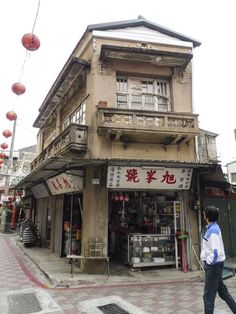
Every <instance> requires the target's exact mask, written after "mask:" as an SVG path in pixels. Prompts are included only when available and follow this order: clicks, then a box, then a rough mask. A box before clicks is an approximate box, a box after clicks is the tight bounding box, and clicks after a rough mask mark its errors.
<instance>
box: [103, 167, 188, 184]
mask: <svg viewBox="0 0 236 314" xmlns="http://www.w3.org/2000/svg"><path fill="white" fill-rule="evenodd" d="M191 178H192V169H190V168H164V167H163V168H160V167H153V168H152V167H150V168H149V167H148V168H145V169H144V168H142V167H121V166H109V167H108V172H107V187H108V188H111V189H113V188H116V189H119V188H120V189H121V188H122V189H147V190H148V189H158V190H164V189H165V190H189V188H190V183H191Z"/></svg>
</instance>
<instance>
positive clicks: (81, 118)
mask: <svg viewBox="0 0 236 314" xmlns="http://www.w3.org/2000/svg"><path fill="white" fill-rule="evenodd" d="M85 115H86V103H82V104H81V105H80V106H79V108H78V109H77V110H76V111H75V112H74V113H73V114H72V115H71V116H70V117H68V118H67V119H66V120H65V121H64V122H63V124H62V130H64V129H65V128H66V127H67V126H68V125H69V124H70V123H77V124H85Z"/></svg>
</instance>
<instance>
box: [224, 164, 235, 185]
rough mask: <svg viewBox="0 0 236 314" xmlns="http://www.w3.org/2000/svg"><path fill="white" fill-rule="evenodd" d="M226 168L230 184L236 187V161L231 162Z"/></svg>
mask: <svg viewBox="0 0 236 314" xmlns="http://www.w3.org/2000/svg"><path fill="white" fill-rule="evenodd" d="M226 166H227V176H228V181H229V183H230V184H232V185H236V160H234V161H231V162H230V163H228V164H227V165H226Z"/></svg>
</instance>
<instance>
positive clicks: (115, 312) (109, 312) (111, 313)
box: [98, 303, 130, 314]
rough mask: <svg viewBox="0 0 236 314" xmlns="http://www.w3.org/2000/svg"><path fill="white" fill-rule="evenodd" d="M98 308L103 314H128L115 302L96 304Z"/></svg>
mask: <svg viewBox="0 0 236 314" xmlns="http://www.w3.org/2000/svg"><path fill="white" fill-rule="evenodd" d="M98 309H99V310H101V311H102V312H103V313H104V314H130V313H129V312H127V311H126V310H124V309H122V307H120V306H119V305H117V304H115V303H111V304H106V305H101V306H98Z"/></svg>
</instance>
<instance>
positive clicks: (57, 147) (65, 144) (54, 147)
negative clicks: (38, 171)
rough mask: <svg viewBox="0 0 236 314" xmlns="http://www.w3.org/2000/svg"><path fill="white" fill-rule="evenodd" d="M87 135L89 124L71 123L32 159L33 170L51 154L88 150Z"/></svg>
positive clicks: (66, 153)
mask: <svg viewBox="0 0 236 314" xmlns="http://www.w3.org/2000/svg"><path fill="white" fill-rule="evenodd" d="M87 137H88V127H87V126H85V125H80V124H76V123H71V124H70V125H68V127H67V128H66V129H65V130H63V131H62V132H61V133H60V134H59V135H58V136H57V137H56V138H55V139H54V140H53V141H52V142H51V143H50V144H49V145H48V146H47V147H46V148H45V149H44V150H43V151H42V152H41V153H40V154H39V155H38V156H37V157H36V158H35V159H34V160H33V161H32V163H31V168H32V170H33V169H34V168H36V167H37V166H39V165H40V164H41V163H42V162H43V161H44V160H46V159H47V158H49V157H51V156H55V155H61V156H66V155H70V154H72V153H73V152H74V151H76V152H78V151H79V152H85V151H87Z"/></svg>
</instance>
